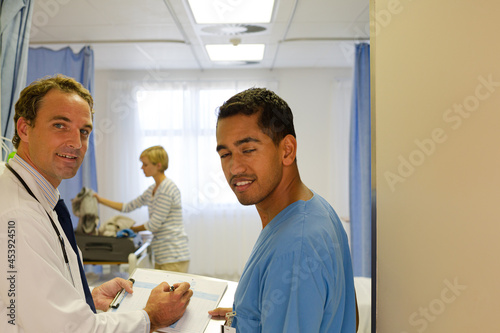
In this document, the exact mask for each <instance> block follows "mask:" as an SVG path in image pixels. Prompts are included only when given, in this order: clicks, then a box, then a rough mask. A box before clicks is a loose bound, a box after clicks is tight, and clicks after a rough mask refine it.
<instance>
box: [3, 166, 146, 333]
mask: <svg viewBox="0 0 500 333" xmlns="http://www.w3.org/2000/svg"><path fill="white" fill-rule="evenodd" d="M9 165H10V166H11V167H12V168H13V169H14V170H15V171H17V173H18V174H19V175H20V176H21V177H22V178H23V179H24V181H25V182H26V184H27V185H28V186H29V187H30V189H31V191H32V192H33V193H34V194H35V196H36V197H37V198H38V200H39V201H40V203H38V202H37V201H35V199H34V198H32V197H31V196H30V194H29V193H28V192H27V191H26V190H25V188H24V187H23V186H22V184H21V183H20V182H19V181H18V179H17V178H16V177H15V176H14V174H12V172H10V170H8V169H5V170H4V172H3V174H2V175H0V189H1V190H0V272H1V275H0V276H1V278H0V318H1V319H0V332H5V333H7V332H9V333H10V332H37V333H38V332H51V333H59V332H61V333H62V332H68V333H69V332H85V333H88V332H148V331H149V319H148V317H147V314H146V313H145V312H144V311H141V310H139V311H135V312H131V313H109V312H104V313H98V314H94V313H93V312H92V310H91V309H90V308H89V306H88V305H87V303H86V302H85V294H84V291H83V286H82V282H81V279H80V273H79V268H78V262H77V256H76V254H75V253H74V251H73V250H72V248H71V245H70V243H69V242H68V240H67V238H66V236H65V234H64V231H63V230H62V228H61V227H60V225H59V223H58V219H57V214H56V213H55V212H54V211H53V207H50V206H51V205H50V203H49V202H48V200H46V198H45V197H44V196H43V194H42V192H41V189H40V187H39V186H38V185H37V183H36V182H35V180H34V178H33V177H32V176H31V174H30V173H28V172H27V171H26V170H25V169H24V168H23V167H22V166H21V165H19V164H18V163H17V162H16V161H13V160H11V161H9ZM45 211H47V212H49V214H51V217H52V219H53V220H54V222H55V224H56V226H57V228H58V229H59V232H60V234H61V235H62V237H63V238H64V242H65V245H66V252H67V255H68V258H69V264H70V265H69V266H70V269H71V273H72V275H73V281H74V284H73V282H72V279H71V277H70V273H69V270H68V267H67V265H66V263H65V262H64V258H63V254H62V249H61V245H60V242H59V240H58V238H57V235H56V232H55V230H54V229H53V227H52V225H51V223H50V220H49V218H48V217H47V214H46V212H45ZM80 255H81V253H80Z"/></svg>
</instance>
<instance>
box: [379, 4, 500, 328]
mask: <svg viewBox="0 0 500 333" xmlns="http://www.w3.org/2000/svg"><path fill="white" fill-rule="evenodd" d="M370 5H371V7H372V8H371V11H372V14H373V16H372V23H373V27H374V30H373V33H372V52H374V54H373V55H372V66H373V73H374V77H373V78H372V84H374V87H375V88H374V94H375V96H374V98H373V100H374V108H373V109H374V114H375V117H376V119H375V121H376V170H377V171H376V182H377V228H378V230H377V231H378V235H377V250H378V258H377V270H378V275H377V278H378V283H377V326H378V332H384V333H385V332H391V333H392V332H396V333H400V332H401V333H403V332H407V333H410V332H429V333H433V332H436V333H438V332H439V333H443V332H454V333H455V332H499V331H500V320H497V318H498V313H499V311H500V283H499V276H500V264H498V263H497V260H496V258H497V257H498V255H499V254H500V242H499V238H500V58H499V54H500V38H499V36H498V31H500V19H499V13H500V2H496V1H452V0H446V1H430V0H419V1H415V0H413V1H410V0H407V1H403V0H401V1H390V0H389V1H387V0H384V1H373V0H372V1H371V4H370Z"/></svg>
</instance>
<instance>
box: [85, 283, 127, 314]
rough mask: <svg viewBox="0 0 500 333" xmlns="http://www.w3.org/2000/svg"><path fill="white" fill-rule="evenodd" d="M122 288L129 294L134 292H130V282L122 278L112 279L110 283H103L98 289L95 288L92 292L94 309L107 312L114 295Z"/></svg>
mask: <svg viewBox="0 0 500 333" xmlns="http://www.w3.org/2000/svg"><path fill="white" fill-rule="evenodd" d="M122 288H124V289H125V291H126V292H128V293H129V294H131V293H133V292H134V291H133V290H132V282H131V281H128V280H125V279H122V278H114V279H113V280H111V281H108V282H104V283H103V284H101V285H100V286H99V287H95V288H94V290H92V298H93V299H94V304H95V307H96V309H99V310H102V311H107V310H108V309H109V304H111V301H113V298H115V296H116V294H117V293H118V292H119V291H120V290H122Z"/></svg>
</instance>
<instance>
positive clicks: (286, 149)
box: [281, 134, 297, 166]
mask: <svg viewBox="0 0 500 333" xmlns="http://www.w3.org/2000/svg"><path fill="white" fill-rule="evenodd" d="M281 146H282V149H283V155H282V159H283V164H284V165H286V166H289V165H292V164H293V163H294V162H295V157H296V155H297V139H295V137H294V136H293V135H291V134H288V135H287V136H285V137H284V138H283V140H281Z"/></svg>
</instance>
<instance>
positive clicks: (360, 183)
mask: <svg viewBox="0 0 500 333" xmlns="http://www.w3.org/2000/svg"><path fill="white" fill-rule="evenodd" d="M355 57H356V58H355V63H354V78H353V95H352V106H351V133H350V157H349V191H350V200H349V202H350V219H351V248H352V257H353V269H354V275H355V276H365V277H370V276H371V234H372V229H371V223H372V212H371V209H372V201H371V199H372V195H371V194H372V191H371V190H372V189H371V187H372V184H371V116H370V45H369V44H366V43H362V44H358V45H356V52H355Z"/></svg>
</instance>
